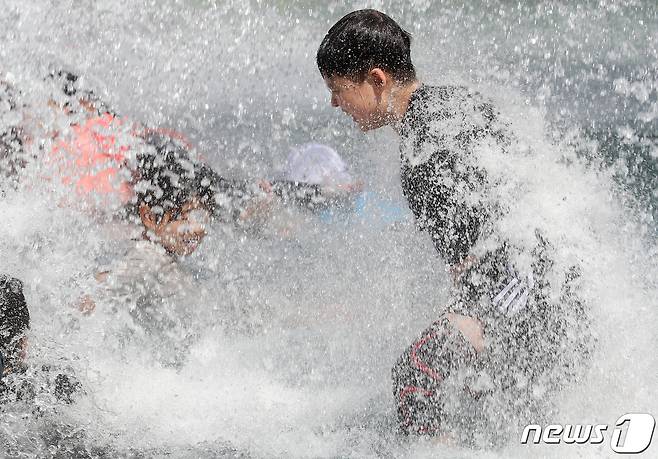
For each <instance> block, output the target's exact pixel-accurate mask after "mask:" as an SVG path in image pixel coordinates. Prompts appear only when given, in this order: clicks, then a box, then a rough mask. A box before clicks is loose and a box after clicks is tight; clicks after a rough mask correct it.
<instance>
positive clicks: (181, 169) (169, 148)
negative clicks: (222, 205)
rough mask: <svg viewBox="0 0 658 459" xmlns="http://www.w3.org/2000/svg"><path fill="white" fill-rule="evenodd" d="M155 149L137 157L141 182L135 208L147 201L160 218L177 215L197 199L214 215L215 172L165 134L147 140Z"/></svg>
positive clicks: (137, 187) (138, 186)
mask: <svg viewBox="0 0 658 459" xmlns="http://www.w3.org/2000/svg"><path fill="white" fill-rule="evenodd" d="M147 142H149V143H150V144H151V145H154V146H155V152H150V153H145V154H140V155H139V156H138V157H137V171H138V181H137V184H136V185H135V193H136V195H137V205H136V210H138V209H139V206H140V205H141V204H146V205H147V206H149V207H150V208H151V210H152V211H153V212H154V213H155V215H156V218H157V219H158V220H159V219H160V218H161V217H162V216H163V215H164V214H165V213H166V212H172V213H174V218H176V214H177V213H178V212H180V210H181V209H182V207H183V206H184V205H185V204H186V203H188V202H190V201H192V200H193V199H195V198H196V199H198V200H199V202H200V203H201V205H203V207H205V208H206V209H207V210H208V211H209V212H210V213H211V214H212V213H213V212H214V210H215V191H214V188H213V185H214V183H215V181H216V174H215V172H214V171H213V170H212V169H211V168H210V167H208V166H206V165H204V164H200V163H198V162H195V161H193V160H192V159H190V156H189V153H188V151H187V150H186V149H185V148H184V147H182V146H180V145H178V143H177V142H175V141H173V140H170V139H165V138H163V137H158V136H157V135H156V136H155V138H154V137H150V138H148V139H147Z"/></svg>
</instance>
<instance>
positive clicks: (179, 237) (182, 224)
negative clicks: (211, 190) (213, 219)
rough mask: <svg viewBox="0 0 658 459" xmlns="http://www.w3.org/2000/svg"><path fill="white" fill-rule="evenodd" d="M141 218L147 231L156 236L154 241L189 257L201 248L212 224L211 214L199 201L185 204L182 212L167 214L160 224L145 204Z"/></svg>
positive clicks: (168, 249)
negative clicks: (210, 223) (207, 229)
mask: <svg viewBox="0 0 658 459" xmlns="http://www.w3.org/2000/svg"><path fill="white" fill-rule="evenodd" d="M140 216H141V217H142V223H143V224H144V226H145V227H146V229H147V230H149V231H150V232H151V233H153V234H154V235H155V236H156V237H155V238H152V240H154V241H155V242H157V243H158V244H160V245H161V246H162V247H164V249H165V250H166V251H167V252H169V253H172V254H175V255H179V256H183V255H189V254H191V253H192V252H194V251H195V250H196V249H197V247H199V245H200V244H201V241H202V240H203V238H204V237H205V236H206V227H207V226H208V223H209V222H210V212H208V210H207V209H206V208H205V207H203V205H202V204H200V203H199V201H198V200H197V199H193V200H191V201H189V202H188V203H186V204H184V205H183V207H182V208H181V209H180V212H172V211H168V212H166V213H165V214H164V215H163V216H162V218H161V219H160V221H159V222H156V219H155V216H154V215H153V213H152V212H151V209H150V208H149V207H148V206H146V205H145V204H142V206H141V207H140Z"/></svg>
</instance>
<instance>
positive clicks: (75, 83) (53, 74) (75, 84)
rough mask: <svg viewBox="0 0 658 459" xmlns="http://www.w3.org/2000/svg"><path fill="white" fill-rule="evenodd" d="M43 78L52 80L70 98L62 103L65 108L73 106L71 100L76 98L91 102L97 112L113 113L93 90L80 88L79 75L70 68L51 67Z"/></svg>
mask: <svg viewBox="0 0 658 459" xmlns="http://www.w3.org/2000/svg"><path fill="white" fill-rule="evenodd" d="M45 80H46V81H51V82H53V83H54V84H55V85H56V86H58V87H59V90H60V91H61V93H62V94H63V95H64V96H66V97H67V98H68V99H70V101H68V102H65V103H64V106H65V107H67V108H74V106H73V105H74V104H72V103H71V101H73V100H76V99H77V100H84V101H86V102H89V103H91V104H93V106H94V107H95V108H96V110H98V112H99V113H112V114H114V113H113V112H112V110H110V108H109V107H108V106H107V104H106V103H105V102H104V101H103V100H101V98H100V97H99V96H98V95H97V94H96V93H95V92H94V91H93V90H91V89H82V88H80V82H79V80H80V76H79V75H77V74H76V73H73V72H72V71H70V70H66V69H51V70H49V71H48V74H47V75H46V77H45Z"/></svg>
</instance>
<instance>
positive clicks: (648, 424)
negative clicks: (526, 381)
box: [521, 413, 656, 454]
mask: <svg viewBox="0 0 658 459" xmlns="http://www.w3.org/2000/svg"><path fill="white" fill-rule="evenodd" d="M655 428H656V420H655V419H654V418H653V416H651V415H650V414H648V413H628V414H625V415H623V416H621V417H620V418H619V419H617V422H615V425H614V427H613V429H612V436H611V438H610V448H611V449H612V450H613V451H614V452H615V453H620V454H639V453H642V452H644V451H646V449H647V448H648V447H649V445H650V444H651V439H652V437H653V431H654V430H655ZM608 430H609V426H607V425H605V424H598V425H595V426H593V425H589V424H588V425H580V424H578V425H568V424H567V425H564V426H563V425H561V424H551V425H548V426H546V427H544V428H543V429H542V427H541V426H539V425H537V424H530V425H528V426H526V427H525V429H523V434H522V435H521V443H522V444H524V445H527V444H528V441H530V439H531V438H532V443H534V444H538V443H540V442H542V443H546V444H559V443H565V444H574V443H575V444H581V445H582V444H584V443H589V444H593V445H597V444H601V443H603V442H604V441H605V435H604V434H605V432H607V431H608ZM531 433H532V437H531V436H530V434H531Z"/></svg>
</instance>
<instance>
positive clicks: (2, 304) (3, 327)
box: [0, 274, 30, 362]
mask: <svg viewBox="0 0 658 459" xmlns="http://www.w3.org/2000/svg"><path fill="white" fill-rule="evenodd" d="M28 328H30V312H29V310H28V308H27V303H26V302H25V297H24V296H23V283H22V282H21V281H20V280H18V279H16V278H13V277H10V276H7V275H5V274H0V352H1V353H2V355H3V356H4V360H5V361H6V362H11V361H12V360H14V359H16V358H17V356H18V352H19V339H20V338H21V337H22V336H23V335H24V334H25V332H26V331H27V329H28Z"/></svg>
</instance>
